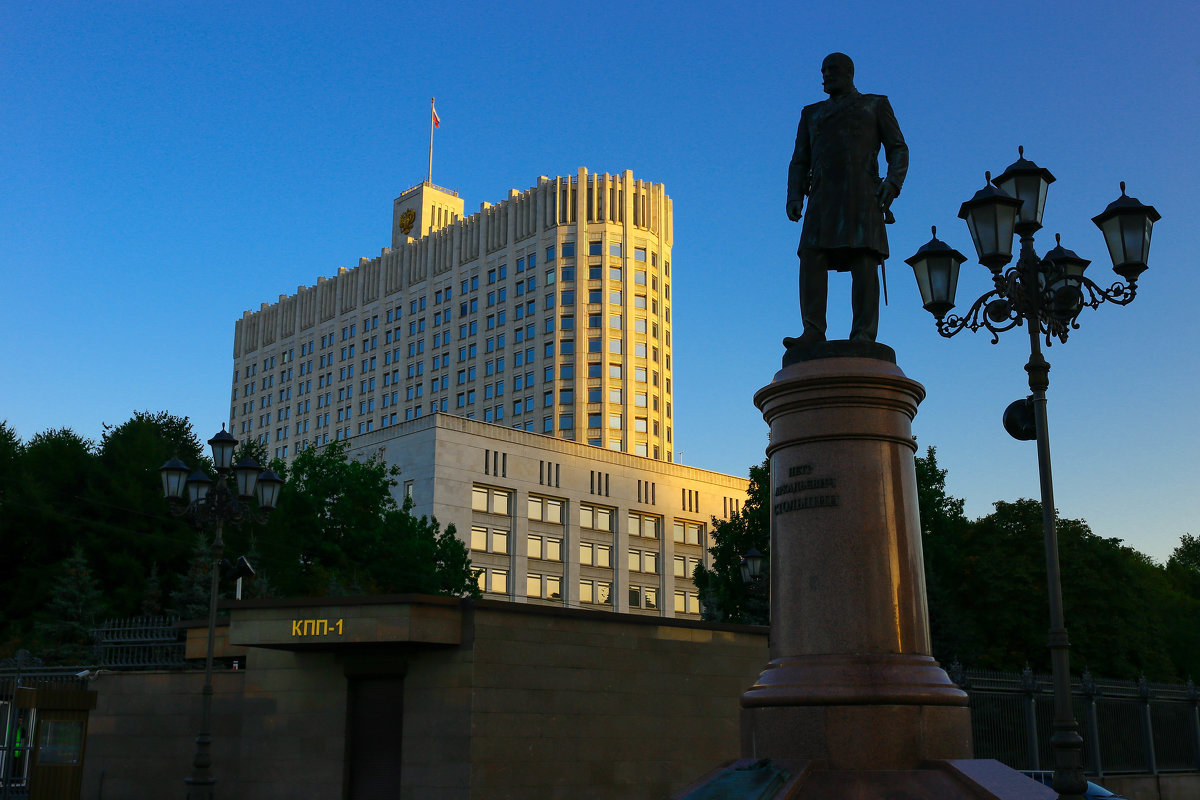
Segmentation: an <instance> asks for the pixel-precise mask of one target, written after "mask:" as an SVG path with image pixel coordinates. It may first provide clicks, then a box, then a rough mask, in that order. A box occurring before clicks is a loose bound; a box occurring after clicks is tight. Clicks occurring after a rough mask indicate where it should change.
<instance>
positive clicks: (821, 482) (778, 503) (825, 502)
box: [771, 464, 841, 515]
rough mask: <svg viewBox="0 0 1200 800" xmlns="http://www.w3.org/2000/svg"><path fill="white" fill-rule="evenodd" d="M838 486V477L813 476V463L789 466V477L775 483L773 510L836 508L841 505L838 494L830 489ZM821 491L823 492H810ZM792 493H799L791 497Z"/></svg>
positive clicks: (775, 511) (780, 511)
mask: <svg viewBox="0 0 1200 800" xmlns="http://www.w3.org/2000/svg"><path fill="white" fill-rule="evenodd" d="M836 488H837V478H833V477H824V478H818V477H813V466H812V464H801V465H799V466H796V467H788V471H787V477H786V478H785V479H784V481H783V482H782V483H778V484H776V485H775V493H774V497H775V501H774V503H773V504H772V506H771V510H772V512H773V513H774V514H775V515H779V514H788V513H790V512H792V511H803V510H804V509H806V508H834V507H836V506H839V505H841V502H840V500H839V497H838V494H837V493H836V492H831V491H829V490H831V489H836ZM809 492H821V494H808V493H809ZM790 495H799V496H797V497H791V496H790Z"/></svg>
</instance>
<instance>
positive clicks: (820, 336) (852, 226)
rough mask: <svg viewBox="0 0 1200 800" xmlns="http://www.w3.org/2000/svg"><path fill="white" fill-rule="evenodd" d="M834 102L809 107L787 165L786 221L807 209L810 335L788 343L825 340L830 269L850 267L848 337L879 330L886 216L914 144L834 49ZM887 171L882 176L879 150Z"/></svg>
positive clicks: (804, 285)
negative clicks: (859, 87) (858, 84)
mask: <svg viewBox="0 0 1200 800" xmlns="http://www.w3.org/2000/svg"><path fill="white" fill-rule="evenodd" d="M821 78H822V86H823V88H824V90H825V92H826V93H827V94H828V95H829V99H828V100H822V101H821V102H819V103H813V104H812V105H809V106H805V107H804V110H803V111H802V112H801V113H800V125H799V127H798V128H797V129H796V150H795V152H794V153H793V154H792V163H791V164H790V165H789V166H788V193H787V215H788V219H790V220H792V221H793V222H796V221H797V220H799V219H800V217H801V215H802V214H804V198H805V196H806V195H807V196H808V198H809V201H808V213H807V214H804V227H803V228H802V229H801V232H800V247H799V249H798V253H799V255H800V314H801V317H802V318H803V320H804V333H803V335H802V336H801V337H800V338H799V339H785V340H784V344H785V345H786V346H789V347H790V346H793V345H801V346H804V345H809V344H812V343H815V342H822V341H824V340H825V327H826V323H825V305H826V296H827V294H828V289H829V273H828V270H831V269H836V270H838V271H839V272H849V273H850V275H851V279H852V281H853V283H852V288H851V302H852V307H853V312H854V318H853V322H852V323H851V327H850V340H851V341H857V342H874V341H875V336H876V334H877V333H878V331H879V270H878V266H879V265H880V264H882V263H883V262H884V260H885V259H886V258H887V257H888V243H887V233H886V232H885V231H884V227H883V225H884V217H885V216H890V213H891V212H890V207H891V204H892V200H894V199H895V198H896V196H897V195H898V194H900V187H901V185H902V184H903V183H904V176H905V174H906V173H907V172H908V146H907V145H906V144H905V143H904V136H903V135H902V134H901V133H900V126H899V124H898V123H897V122H896V115H895V114H894V113H892V106H891V104H890V103H888V99H887V97H885V96H883V95H881V94H861V93H860V92H859V91H858V90H857V89H855V88H854V62H853V61H851V60H850V57H849V56H847V55H844V54H842V53H833V54H831V55H828V56H826V57H825V60H824V61H823V62H821ZM881 146H882V147H883V151H884V155H885V157H886V158H887V165H888V168H887V176H886V177H885V178H883V179H882V180H880V178H879V148H880V147H881Z"/></svg>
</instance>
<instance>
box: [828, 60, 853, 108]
mask: <svg viewBox="0 0 1200 800" xmlns="http://www.w3.org/2000/svg"><path fill="white" fill-rule="evenodd" d="M821 88H823V89H824V90H825V93H826V94H828V95H829V96H830V97H837V96H838V95H840V94H845V93H846V92H848V91H850V90H852V89H853V88H854V62H853V61H851V60H850V56H848V55H846V54H845V53H830V54H829V55H827V56H825V60H824V61H822V62H821Z"/></svg>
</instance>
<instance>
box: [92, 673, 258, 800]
mask: <svg viewBox="0 0 1200 800" xmlns="http://www.w3.org/2000/svg"><path fill="white" fill-rule="evenodd" d="M245 677H246V674H245V673H244V672H242V671H240V670H239V671H236V672H234V671H226V672H221V673H218V674H215V675H214V676H213V689H214V692H213V705H212V739H213V744H212V751H211V752H212V760H213V765H214V766H213V774H214V775H216V776H217V778H218V779H219V780H220V782H221V783H220V784H219V785H218V786H219V787H224V786H227V785H236V784H237V783H238V782H239V780H240V778H241V765H242V763H243V762H242V759H241V754H240V743H241V741H242V740H243V724H244V723H245V721H246V720H247V711H248V710H249V709H253V708H254V706H253V704H252V703H251V704H249V705H248V704H247V700H246V697H245V692H244V681H245ZM203 685H204V673H203V671H195V670H188V671H186V672H102V673H101V674H100V676H99V677H98V678H96V680H94V681H92V684H91V688H93V689H95V691H96V692H97V702H96V710H95V711H93V712H92V713H91V715H90V716H89V718H88V738H87V749H86V750H85V753H84V771H83V791H82V792H81V793H80V797H81V798H87V800H101V799H102V800H161V798H163V797H185V796H186V789H185V786H184V783H183V779H184V778H186V777H187V776H189V775H191V774H192V757H193V756H194V755H195V752H196V734H197V733H198V732H199V730H200V707H201V696H200V690H201V687H203ZM225 796H226V797H232V796H234V795H229V794H226V795H225Z"/></svg>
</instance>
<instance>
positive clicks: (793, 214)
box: [787, 199, 804, 222]
mask: <svg viewBox="0 0 1200 800" xmlns="http://www.w3.org/2000/svg"><path fill="white" fill-rule="evenodd" d="M787 215H788V219H790V220H791V221H792V222H798V221H799V220H800V217H801V216H803V215H804V200H803V199H801V200H789V201H788V204H787Z"/></svg>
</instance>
